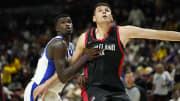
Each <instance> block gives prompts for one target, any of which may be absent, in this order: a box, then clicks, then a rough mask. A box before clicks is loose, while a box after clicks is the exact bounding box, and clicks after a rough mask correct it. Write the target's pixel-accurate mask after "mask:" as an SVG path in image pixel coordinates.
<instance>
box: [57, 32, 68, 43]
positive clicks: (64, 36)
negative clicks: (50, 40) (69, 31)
mask: <svg viewBox="0 0 180 101" xmlns="http://www.w3.org/2000/svg"><path fill="white" fill-rule="evenodd" d="M57 35H60V36H62V37H63V39H64V40H65V41H66V42H67V43H69V42H70V41H71V35H65V34H61V33H58V34H57Z"/></svg>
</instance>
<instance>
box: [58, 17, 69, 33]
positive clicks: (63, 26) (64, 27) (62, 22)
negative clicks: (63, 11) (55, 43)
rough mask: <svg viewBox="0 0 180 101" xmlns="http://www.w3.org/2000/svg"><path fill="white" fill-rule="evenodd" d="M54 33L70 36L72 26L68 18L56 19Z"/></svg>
mask: <svg viewBox="0 0 180 101" xmlns="http://www.w3.org/2000/svg"><path fill="white" fill-rule="evenodd" d="M56 31H57V32H60V33H62V34H72V32H73V24H72V20H71V18H70V17H62V18H60V19H58V22H57V25H56Z"/></svg>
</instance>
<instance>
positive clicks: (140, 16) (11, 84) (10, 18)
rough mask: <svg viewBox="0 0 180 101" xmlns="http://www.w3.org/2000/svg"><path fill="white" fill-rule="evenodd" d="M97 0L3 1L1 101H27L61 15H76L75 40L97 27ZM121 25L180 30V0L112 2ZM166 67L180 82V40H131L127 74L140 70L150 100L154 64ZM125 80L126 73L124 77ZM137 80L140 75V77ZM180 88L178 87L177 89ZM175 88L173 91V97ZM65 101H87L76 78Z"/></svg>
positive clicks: (0, 18) (0, 7)
mask: <svg viewBox="0 0 180 101" xmlns="http://www.w3.org/2000/svg"><path fill="white" fill-rule="evenodd" d="M96 2H98V1H97V0H1V3H0V35H1V36H0V73H1V85H0V88H1V89H2V90H0V91H1V93H0V94H1V95H0V101H23V92H24V88H25V86H26V84H27V83H28V82H29V80H30V78H31V77H32V75H33V73H34V70H35V68H36V63H37V60H38V58H39V56H40V54H41V51H42V50H43V48H44V46H45V44H46V43H47V42H48V40H49V39H50V38H52V37H53V36H54V35H55V31H54V19H55V16H56V15H57V14H58V13H61V12H67V13H69V14H70V16H71V17H72V20H73V24H74V35H73V37H74V40H73V42H74V43H76V41H77V38H78V36H79V35H80V34H81V33H82V32H84V31H87V29H89V28H91V27H93V26H94V24H93V23H92V16H93V8H94V5H95V4H96ZM105 2H108V3H109V4H110V5H111V7H112V12H113V16H114V19H115V22H114V23H116V24H118V25H134V26H139V27H143V28H154V29H159V30H172V31H180V27H179V25H180V7H179V4H180V0H106V1H105ZM157 63H162V64H163V66H164V68H165V70H167V71H168V72H169V73H170V74H171V76H172V79H173V81H172V83H171V85H169V87H174V85H175V84H177V83H178V82H179V80H180V79H179V75H176V74H178V73H176V72H177V71H180V69H179V68H180V42H168V41H160V40H144V39H135V40H131V41H130V42H129V43H128V45H127V47H126V57H125V63H124V71H126V70H128V69H130V70H132V71H133V72H134V74H136V73H135V71H140V74H141V77H142V78H143V80H144V81H146V83H147V84H143V85H144V86H145V88H146V91H147V96H148V97H149V99H150V101H153V96H152V93H151V91H152V89H153V84H152V78H153V75H154V74H155V72H156V71H155V69H154V65H155V64H157ZM122 77H124V75H122ZM135 77H136V75H135ZM177 89H178V88H176V90H177ZM173 92H174V90H171V91H169V96H168V97H169V99H173V97H174V96H173ZM179 96H180V95H179ZM65 101H81V97H80V88H79V86H78V85H77V84H76V78H75V79H74V80H73V81H72V83H70V85H69V86H68V87H67V92H66V94H65Z"/></svg>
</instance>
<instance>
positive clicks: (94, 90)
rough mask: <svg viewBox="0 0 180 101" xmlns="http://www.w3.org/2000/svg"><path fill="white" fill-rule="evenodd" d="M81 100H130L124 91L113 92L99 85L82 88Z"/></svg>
mask: <svg viewBox="0 0 180 101" xmlns="http://www.w3.org/2000/svg"><path fill="white" fill-rule="evenodd" d="M81 95H82V98H83V101H131V100H130V99H129V96H128V95H127V94H126V93H125V92H117V91H116V92H113V91H109V90H105V89H103V88H100V87H95V86H93V87H88V88H87V89H84V88H82V92H81Z"/></svg>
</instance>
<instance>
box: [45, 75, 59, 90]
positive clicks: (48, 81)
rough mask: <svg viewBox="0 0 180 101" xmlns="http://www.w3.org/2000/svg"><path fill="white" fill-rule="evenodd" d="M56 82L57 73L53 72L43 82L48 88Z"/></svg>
mask: <svg viewBox="0 0 180 101" xmlns="http://www.w3.org/2000/svg"><path fill="white" fill-rule="evenodd" d="M56 82H59V79H58V75H57V73H56V72H55V73H54V75H53V76H52V77H51V78H50V79H48V80H46V82H45V84H46V85H47V86H46V87H47V88H49V87H50V86H51V85H53V84H55V83H56Z"/></svg>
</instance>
